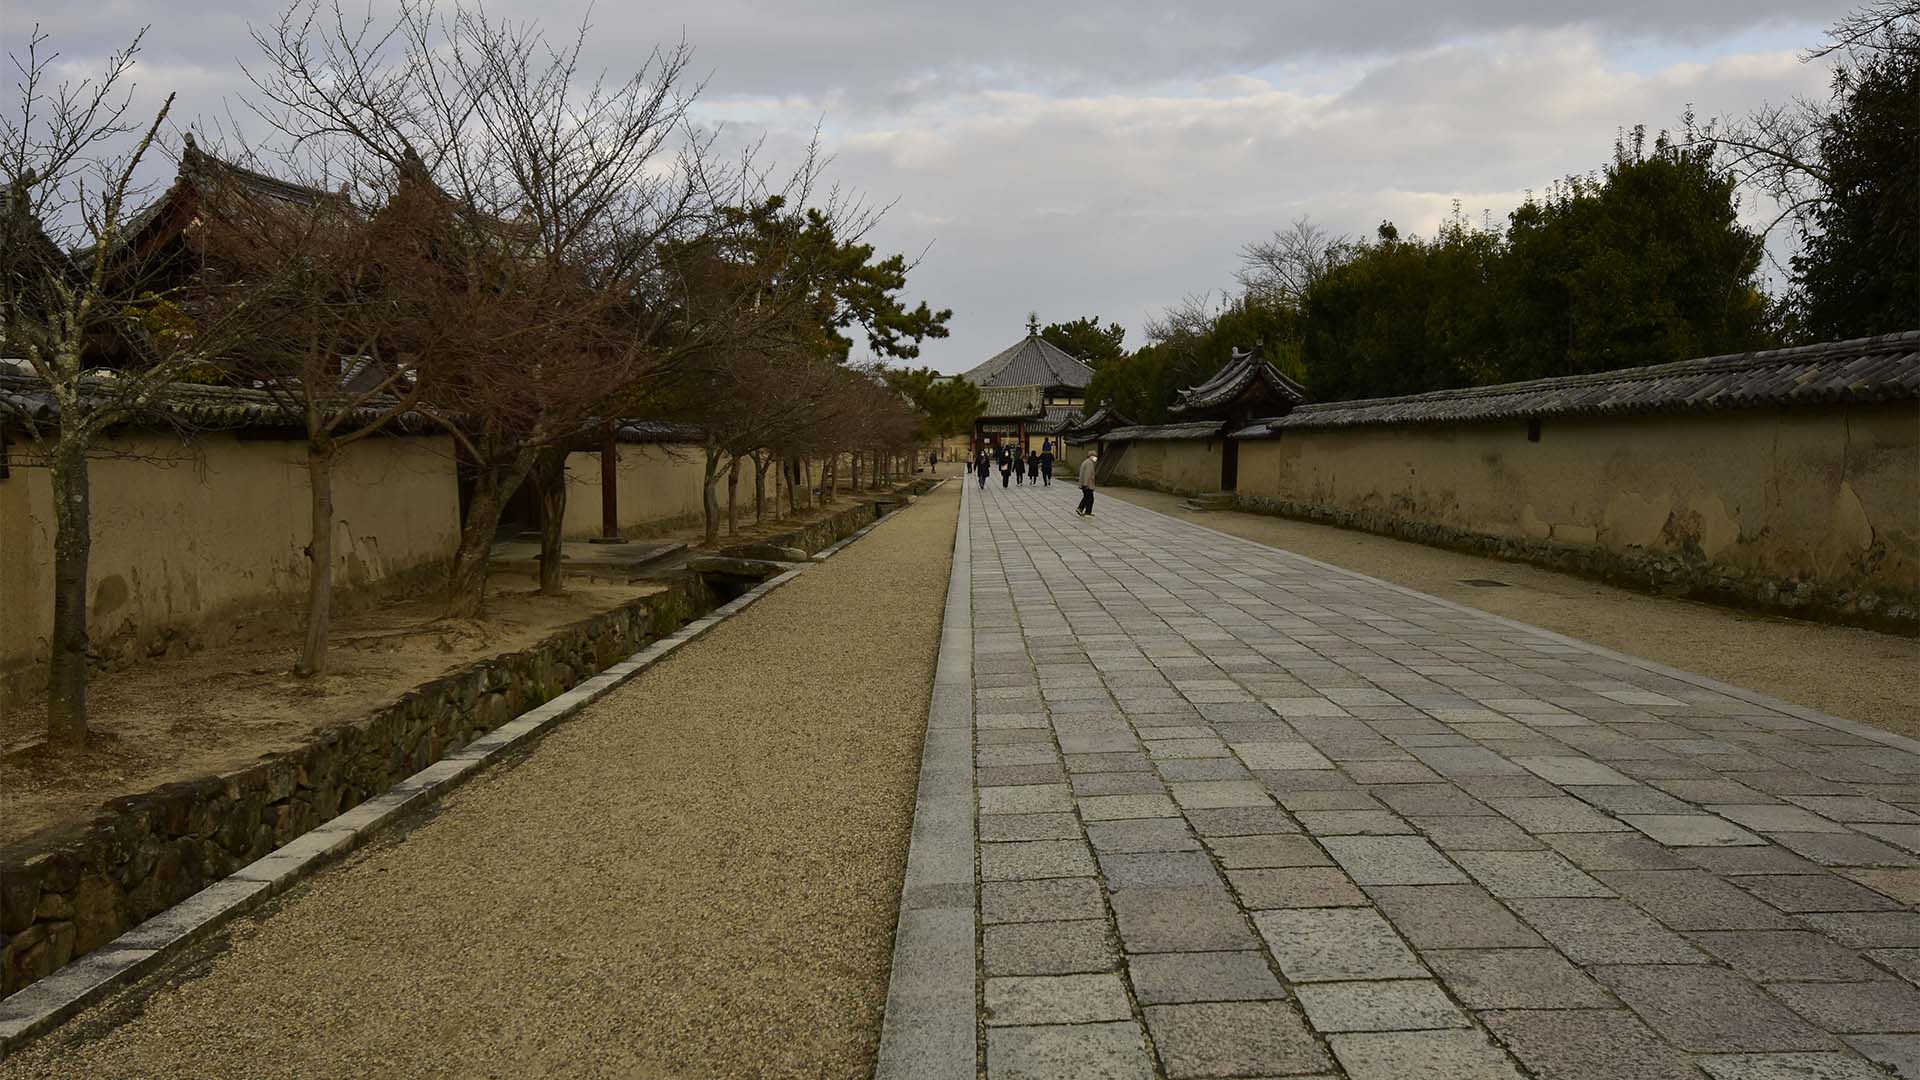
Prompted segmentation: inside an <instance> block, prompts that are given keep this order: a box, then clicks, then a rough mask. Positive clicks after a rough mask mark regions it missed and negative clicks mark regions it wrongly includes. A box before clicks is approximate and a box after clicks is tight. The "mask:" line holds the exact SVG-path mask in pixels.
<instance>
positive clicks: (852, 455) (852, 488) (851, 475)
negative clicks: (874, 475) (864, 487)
mask: <svg viewBox="0 0 1920 1080" xmlns="http://www.w3.org/2000/svg"><path fill="white" fill-rule="evenodd" d="M847 479H848V480H849V481H851V483H849V484H848V485H847V493H848V494H850V495H858V494H860V451H858V450H853V451H849V452H848V454H847Z"/></svg>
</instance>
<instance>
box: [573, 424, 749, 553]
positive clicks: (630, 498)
mask: <svg viewBox="0 0 1920 1080" xmlns="http://www.w3.org/2000/svg"><path fill="white" fill-rule="evenodd" d="M618 460H619V466H618V469H617V470H616V471H615V474H614V476H615V481H616V483H617V485H618V487H619V493H618V494H619V502H620V531H621V533H622V534H624V535H635V534H638V533H643V532H646V531H647V530H649V529H663V528H672V527H674V526H677V525H686V524H689V523H692V522H695V521H698V520H700V517H701V505H700V485H701V483H702V480H703V478H704V476H705V470H706V462H705V459H704V457H703V456H702V452H701V449H700V448H699V447H698V446H680V445H667V444H661V443H622V444H620V447H619V450H618ZM741 486H742V487H744V488H745V489H746V493H747V494H748V495H749V496H751V494H752V492H753V486H752V479H751V478H750V477H743V478H742V479H741ZM721 491H722V493H723V494H722V498H724V497H725V496H724V492H725V486H724V481H723V485H722V488H721ZM561 528H562V530H563V531H564V534H565V535H566V537H567V538H568V539H570V540H578V539H584V538H586V537H591V536H599V535H600V455H599V454H597V453H579V454H569V455H567V514H566V518H565V519H564V520H563V521H562V523H561Z"/></svg>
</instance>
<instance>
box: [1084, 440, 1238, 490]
mask: <svg viewBox="0 0 1920 1080" xmlns="http://www.w3.org/2000/svg"><path fill="white" fill-rule="evenodd" d="M1220 445H1221V444H1220V441H1219V440H1216V439H1209V440H1202V439H1149V440H1142V441H1139V442H1134V443H1132V444H1130V445H1128V446H1127V448H1126V449H1125V450H1124V451H1120V452H1119V454H1120V457H1119V460H1118V462H1116V463H1115V466H1114V473H1113V478H1112V483H1116V484H1127V485H1131V486H1134V487H1145V488H1153V489H1154V490H1155V491H1170V492H1172V493H1174V494H1176V495H1192V494H1195V493H1197V492H1202V491H1219V490H1220V453H1221V450H1220ZM1079 461H1080V456H1079V455H1078V454H1076V455H1075V456H1074V464H1075V466H1076V467H1077V466H1078V464H1079ZM1243 468H1244V466H1243ZM1243 475H1244V473H1243Z"/></svg>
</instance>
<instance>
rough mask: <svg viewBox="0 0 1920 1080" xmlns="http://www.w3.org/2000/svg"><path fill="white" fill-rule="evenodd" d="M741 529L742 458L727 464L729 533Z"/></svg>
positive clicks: (731, 533)
mask: <svg viewBox="0 0 1920 1080" xmlns="http://www.w3.org/2000/svg"><path fill="white" fill-rule="evenodd" d="M739 531H740V459H739V458H737V457H736V458H734V459H733V461H732V462H730V463H729V464H728V465H727V535H728V536H732V535H734V534H735V533H738V532H739Z"/></svg>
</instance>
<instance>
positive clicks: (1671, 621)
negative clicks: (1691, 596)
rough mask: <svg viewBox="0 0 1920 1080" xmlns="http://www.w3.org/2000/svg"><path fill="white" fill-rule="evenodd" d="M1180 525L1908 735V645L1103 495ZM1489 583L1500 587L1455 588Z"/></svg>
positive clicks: (1497, 563) (1532, 569)
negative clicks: (1283, 551) (1501, 584)
mask: <svg viewBox="0 0 1920 1080" xmlns="http://www.w3.org/2000/svg"><path fill="white" fill-rule="evenodd" d="M1100 494H1101V496H1102V497H1114V498H1121V499H1125V500H1127V501H1128V502H1132V503H1137V504H1139V505H1141V506H1146V507H1150V508H1152V509H1154V510H1158V511H1160V512H1161V513H1163V514H1169V515H1172V516H1174V517H1177V518H1180V519H1182V520H1184V521H1191V522H1194V523H1196V524H1199V525H1204V526H1206V527H1208V528H1210V529H1217V530H1219V531H1220V532H1224V533H1228V534H1230V535H1233V536H1239V537H1244V538H1246V539H1248V540H1257V541H1259V542H1260V543H1263V544H1270V545H1272V546H1274V547H1278V548H1285V549H1286V550H1288V551H1293V552H1297V553H1299V554H1301V555H1305V556H1307V557H1308V558H1312V559H1319V560H1321V561H1323V562H1330V563H1333V564H1334V565H1335V566H1343V567H1346V568H1347V569H1350V570H1357V571H1359V572H1360V573H1363V574H1368V575H1370V576H1372V577H1377V578H1380V579H1382V580H1385V581H1391V582H1393V583H1394V584H1396V585H1405V586H1407V587H1409V588H1413V589H1418V590H1420V591H1421V592H1424V593H1427V594H1429V595H1432V596H1438V597H1441V598H1443V599H1446V600H1452V601H1454V602H1455V603H1460V604H1466V605H1467V606H1469V607H1475V608H1479V609H1480V610H1482V611H1487V612H1492V613H1493V614H1495V615H1501V616H1505V617H1506V618H1509V619H1518V620H1519V621H1521V622H1525V623H1531V624H1532V625H1534V626H1539V627H1543V628H1545V629H1548V630H1553V631H1555V632H1557V633H1562V634H1566V635H1568V636H1570V637H1576V638H1579V639H1580V640H1582V641H1587V642H1591V643H1593V644H1595V645H1601V646H1604V647H1606V648H1609V649H1614V650H1616V651H1619V652H1623V653H1628V654H1630V655H1633V656H1638V657H1642V658H1644V659H1647V660H1652V661H1655V662H1657V663H1662V664H1666V665H1668V666H1670V667H1676V668H1680V669H1681V670H1684V671H1692V672H1697V673H1699V674H1702V675H1706V676H1709V677H1711V678H1715V679H1719V680H1721V681H1723V682H1728V683H1732V684H1733V685H1735V686H1742V687H1745V688H1747V689H1749V690H1758V691H1760V692H1761V693H1764V694H1771V695H1772V696H1774V697H1778V698H1782V699H1784V700H1787V701H1792V702H1797V703H1798V704H1801V705H1806V706H1810V707H1812V708H1815V709H1819V710H1820V711H1822V712H1825V713H1829V714H1831V715H1834V716H1840V717H1845V718H1847V719H1849V720H1858V721H1860V722H1861V723H1865V724H1873V725H1875V726H1877V727H1881V728H1885V729H1887V730H1888V731H1895V732H1899V733H1900V734H1902V735H1907V736H1913V737H1920V704H1916V703H1917V702H1920V640H1915V639H1913V638H1903V637H1898V636H1895V635H1892V634H1881V633H1875V632H1874V631H1871V630H1860V629H1855V628H1853V627H1845V626H1831V625H1828V624H1825V623H1815V622H1807V621H1804V620H1800V619H1783V618H1779V617H1777V616H1771V615H1761V614H1756V613H1753V612H1747V611H1741V610H1739V609H1736V608H1728V607H1721V606H1719V605H1715V604H1702V603H1696V602H1693V601H1689V600H1676V599H1672V598H1669V597H1660V596H1649V595H1647V594H1645V593H1637V592H1633V591H1630V590H1627V589H1619V588H1615V587H1613V586H1611V585H1603V584H1600V583H1599V582H1595V581H1589V580H1587V579H1586V578H1580V577H1574V576H1572V575H1570V574H1562V573H1558V572H1556V571H1553V570H1546V569H1542V568H1540V567H1537V566H1532V565H1529V564H1526V563H1519V562H1508V561H1506V560H1503V559H1489V558H1485V557H1483V556H1478V555H1466V554H1462V553H1460V552H1455V551H1447V550H1445V549H1443V548H1434V547H1428V546H1426V545H1424V544H1411V543H1407V542H1406V541H1403V540H1394V539H1391V538H1388V537H1384V536H1375V535H1373V534H1372V533H1364V532H1357V531H1354V530H1351V529H1341V528H1335V527H1333V526H1330V525H1317V524H1313V523H1311V522H1304V521H1292V520H1289V519H1286V518H1277V517H1268V516H1266V515H1262V514H1243V513H1238V512H1219V511H1215V512H1207V513H1194V512H1192V511H1188V510H1184V509H1182V507H1181V503H1182V499H1181V498H1180V497H1179V496H1175V495H1165V494H1162V493H1160V492H1157V491H1143V490H1139V489H1135V488H1118V487H1114V488H1103V489H1101V492H1100ZM1467 579H1491V580H1496V581H1501V582H1505V583H1506V587H1505V588H1486V587H1480V586H1473V585H1467V584H1465V583H1464V582H1465V581H1466V580H1467Z"/></svg>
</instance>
